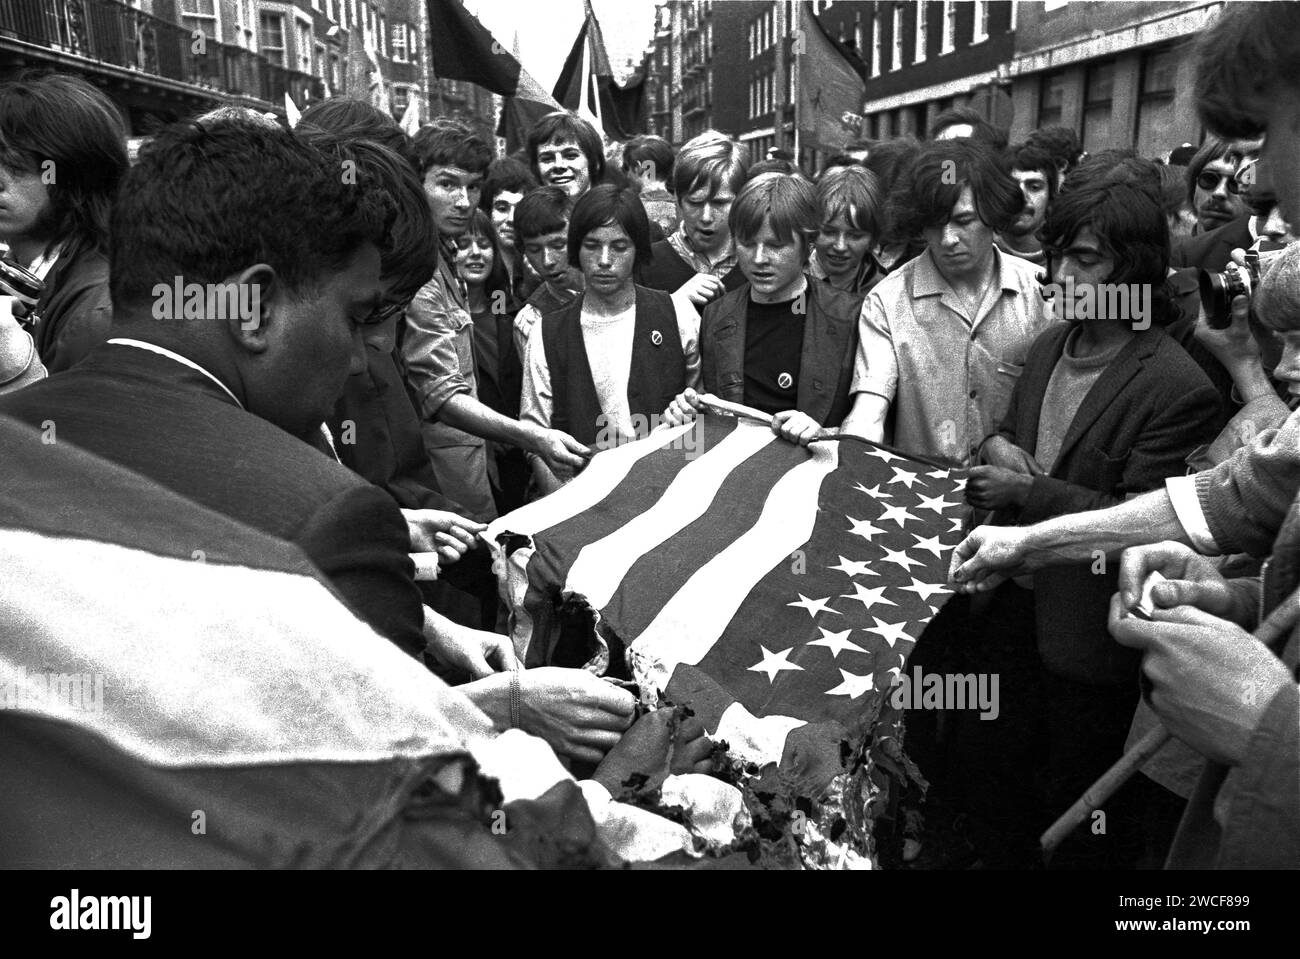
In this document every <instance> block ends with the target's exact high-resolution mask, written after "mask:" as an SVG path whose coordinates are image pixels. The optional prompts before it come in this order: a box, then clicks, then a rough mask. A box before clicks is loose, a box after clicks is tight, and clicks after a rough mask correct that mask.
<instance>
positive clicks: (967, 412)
mask: <svg viewBox="0 0 1300 959" xmlns="http://www.w3.org/2000/svg"><path fill="white" fill-rule="evenodd" d="M993 273H994V279H993V283H994V287H993V288H992V289H990V290H988V291H987V293H986V295H985V296H984V299H983V302H982V303H981V304H980V306H979V307H978V311H977V313H976V315H975V316H973V317H972V316H971V315H970V313H969V312H968V308H967V306H966V305H965V304H964V303H963V302H962V299H961V297H959V296H958V295H957V293H956V292H955V291H954V290H953V288H952V286H951V285H950V284H949V283H948V281H947V280H946V279H944V277H943V275H942V274H941V273H940V272H939V269H938V267H937V266H936V265H935V263H934V259H933V258H932V257H931V255H930V251H929V250H926V252H924V253H922V254H921V255H920V256H919V257H917V258H916V259H915V260H912V261H911V262H909V263H907V264H906V265H905V266H903V267H902V268H901V269H900V270H898V272H896V273H891V274H890V275H889V276H887V277H885V278H884V279H883V280H881V281H880V283H878V284H876V286H875V287H874V288H873V289H872V291H871V292H870V293H868V294H867V298H866V301H865V302H864V303H863V305H862V317H861V320H860V321H859V333H860V338H859V343H858V356H857V361H856V363H855V365H854V369H853V384H852V386H851V387H850V392H852V393H855V394H856V393H872V394H874V395H876V396H879V397H882V398H883V399H885V400H888V401H889V402H890V404H891V406H892V407H893V410H894V415H895V427H894V435H893V443H894V445H895V446H897V447H898V448H899V449H901V450H903V451H904V452H908V453H915V454H919V455H922V456H930V457H934V458H936V459H939V460H943V461H945V462H948V463H952V464H955V465H961V466H967V465H969V464H970V463H971V462H973V460H974V458H975V454H976V452H977V451H978V449H979V445H980V443H982V442H983V441H984V438H985V437H986V436H988V435H989V434H991V433H993V432H995V431H996V430H997V428H998V427H999V426H1000V425H1001V422H1002V418H1003V417H1004V416H1005V415H1006V412H1007V408H1008V406H1009V404H1010V401H1011V390H1012V388H1013V387H1014V386H1015V384H1016V380H1017V379H1018V378H1019V376H1020V373H1021V371H1022V370H1023V369H1024V364H1025V360H1026V358H1027V357H1028V355H1029V347H1030V345H1031V344H1032V343H1033V342H1034V340H1035V339H1036V338H1037V337H1038V335H1039V334H1040V333H1042V332H1043V331H1044V330H1046V329H1047V328H1048V327H1049V326H1050V325H1051V324H1052V320H1051V319H1050V318H1049V316H1048V314H1047V309H1046V302H1045V301H1044V299H1043V295H1042V291H1041V288H1040V287H1039V284H1038V279H1037V277H1038V273H1039V270H1038V268H1037V267H1035V266H1034V265H1033V264H1032V263H1029V262H1027V261H1025V260H1022V259H1019V258H1018V257H1012V256H1005V255H1003V254H1002V253H1000V252H999V251H998V250H997V249H996V248H995V249H994V251H993Z"/></svg>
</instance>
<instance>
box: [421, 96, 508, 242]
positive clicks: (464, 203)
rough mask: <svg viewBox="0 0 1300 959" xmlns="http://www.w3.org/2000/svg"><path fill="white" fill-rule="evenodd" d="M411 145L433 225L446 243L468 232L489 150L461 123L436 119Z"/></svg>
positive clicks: (474, 133)
mask: <svg viewBox="0 0 1300 959" xmlns="http://www.w3.org/2000/svg"><path fill="white" fill-rule="evenodd" d="M413 145H414V147H415V156H416V159H417V161H418V163H419V170H420V177H421V179H422V180H423V182H424V192H425V194H427V196H428V198H429V205H430V207H431V208H432V209H433V222H434V224H435V225H436V226H437V228H438V233H439V234H440V235H441V236H442V237H443V238H444V239H446V240H448V241H451V240H454V239H456V237H458V236H460V235H461V234H462V233H464V232H465V230H467V229H468V228H469V221H470V215H471V214H472V213H473V212H474V208H475V207H477V206H478V204H479V198H480V197H481V196H482V192H483V178H484V176H485V174H486V173H487V168H488V165H489V164H491V162H492V147H491V146H490V145H488V142H487V141H486V140H485V139H483V137H482V136H481V135H480V134H479V133H478V131H476V130H475V129H474V128H473V127H472V126H470V125H469V124H468V123H466V122H465V121H463V120H457V119H453V118H451V117H437V118H435V119H434V120H433V121H432V122H430V123H427V124H425V125H424V126H423V127H421V128H420V130H419V132H417V133H416V134H415V137H414V140H413Z"/></svg>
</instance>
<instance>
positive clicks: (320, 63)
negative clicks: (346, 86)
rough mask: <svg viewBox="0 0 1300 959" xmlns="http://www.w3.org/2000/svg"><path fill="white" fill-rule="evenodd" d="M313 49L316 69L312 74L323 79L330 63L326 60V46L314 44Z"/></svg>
mask: <svg viewBox="0 0 1300 959" xmlns="http://www.w3.org/2000/svg"><path fill="white" fill-rule="evenodd" d="M313 49H314V52H315V54H316V63H315V66H316V69H315V70H313V71H312V72H313V73H314V74H315V75H316V76H318V77H323V76H325V70H326V67H327V66H328V61H327V60H326V59H325V44H323V43H317V44H314V45H313Z"/></svg>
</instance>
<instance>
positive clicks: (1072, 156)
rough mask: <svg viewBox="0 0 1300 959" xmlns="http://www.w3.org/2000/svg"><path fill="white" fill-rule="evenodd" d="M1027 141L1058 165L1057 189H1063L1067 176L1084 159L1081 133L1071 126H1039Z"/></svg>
mask: <svg viewBox="0 0 1300 959" xmlns="http://www.w3.org/2000/svg"><path fill="white" fill-rule="evenodd" d="M1025 142H1026V143H1027V144H1029V145H1031V146H1034V147H1037V148H1038V149H1040V150H1043V151H1044V152H1045V153H1047V155H1048V156H1050V157H1051V158H1052V162H1053V163H1054V164H1055V165H1056V187H1055V188H1056V189H1057V190H1060V189H1061V184H1063V183H1064V182H1065V177H1066V176H1067V175H1068V174H1069V172H1070V171H1071V170H1073V169H1074V168H1075V167H1076V166H1078V165H1079V161H1080V160H1082V159H1083V146H1082V145H1081V144H1080V143H1079V135H1078V134H1077V133H1075V132H1074V130H1073V129H1071V128H1070V127H1063V126H1047V127H1039V128H1038V129H1037V130H1034V131H1033V132H1032V133H1030V134H1029V136H1028V137H1026V138H1025Z"/></svg>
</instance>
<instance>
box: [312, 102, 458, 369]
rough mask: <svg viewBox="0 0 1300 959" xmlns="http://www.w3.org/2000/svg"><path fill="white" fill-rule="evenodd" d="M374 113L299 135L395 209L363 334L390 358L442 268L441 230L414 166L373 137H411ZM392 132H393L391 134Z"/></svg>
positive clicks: (338, 119)
mask: <svg viewBox="0 0 1300 959" xmlns="http://www.w3.org/2000/svg"><path fill="white" fill-rule="evenodd" d="M363 106H366V107H367V108H368V109H370V110H373V111H374V113H375V114H378V116H377V117H363V118H362V122H357V117H355V116H354V118H353V125H352V126H351V127H347V126H345V125H344V124H345V123H346V122H347V120H346V117H345V115H344V114H342V113H338V114H333V115H330V116H329V117H328V118H327V119H324V120H322V121H321V122H322V123H330V124H338V129H322V128H321V127H318V126H316V125H315V124H312V125H308V126H306V127H304V125H303V124H301V123H300V124H298V127H297V132H298V134H299V136H301V137H302V138H303V139H305V140H306V141H307V142H308V143H310V144H312V145H313V146H315V147H316V148H317V149H319V150H321V151H323V152H325V153H327V154H331V155H333V156H335V157H336V158H337V160H338V163H339V164H340V165H342V164H344V163H348V164H349V165H350V166H349V167H348V169H350V170H351V171H353V173H354V174H355V176H354V177H352V178H351V179H354V180H355V181H356V182H357V183H358V184H360V185H361V187H362V189H367V190H371V189H373V190H379V191H382V192H383V194H385V195H386V196H387V197H388V198H389V199H390V200H391V201H392V204H393V208H394V214H393V221H392V224H391V226H390V227H389V229H388V236H387V238H386V241H385V243H384V244H383V245H382V246H381V247H380V249H379V276H380V280H381V281H382V283H383V285H384V294H383V300H382V301H381V303H380V304H379V307H378V309H377V310H376V311H375V314H374V316H373V317H372V322H371V323H370V324H368V325H367V326H366V328H365V330H364V331H363V334H362V336H363V339H364V340H365V342H366V344H367V345H368V346H370V347H371V348H372V349H375V350H378V351H379V352H380V353H389V352H391V351H392V350H393V348H394V346H395V345H396V341H397V326H398V324H399V323H400V322H401V319H402V316H403V312H404V310H405V308H406V306H407V304H409V303H410V302H411V300H413V299H414V298H415V294H416V293H418V292H419V291H420V288H421V287H422V286H424V284H426V283H428V282H429V280H430V279H431V278H432V277H433V274H434V272H435V271H436V269H437V264H438V231H437V229H436V228H435V227H434V222H433V211H432V209H431V208H430V206H429V203H428V200H427V198H426V196H425V192H424V187H423V185H422V184H421V183H420V177H419V174H417V173H416V172H415V169H416V168H415V167H414V166H413V165H412V163H411V162H410V161H409V160H408V159H406V158H405V157H404V156H403V155H402V154H401V153H399V152H398V151H397V150H394V149H392V148H390V147H389V146H388V145H387V144H386V143H383V142H380V141H379V140H378V139H376V138H373V137H372V134H379V135H384V138H385V140H387V141H388V142H391V143H393V144H394V145H401V142H402V141H403V140H404V141H406V145H407V147H408V148H409V145H410V138H409V137H407V136H406V134H405V133H403V132H402V130H401V128H400V127H398V126H397V123H396V122H395V121H394V120H393V119H392V117H389V116H387V115H386V114H384V113H383V112H382V111H380V110H377V109H375V108H374V107H370V106H369V105H368V104H363ZM383 120H387V121H388V122H389V123H391V124H392V129H393V131H395V132H396V133H397V134H398V136H399V137H400V138H401V139H400V140H399V139H396V138H394V137H392V136H391V135H387V134H384V132H383V126H382V124H381V122H380V121H383ZM389 132H390V133H391V132H392V131H389Z"/></svg>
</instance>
